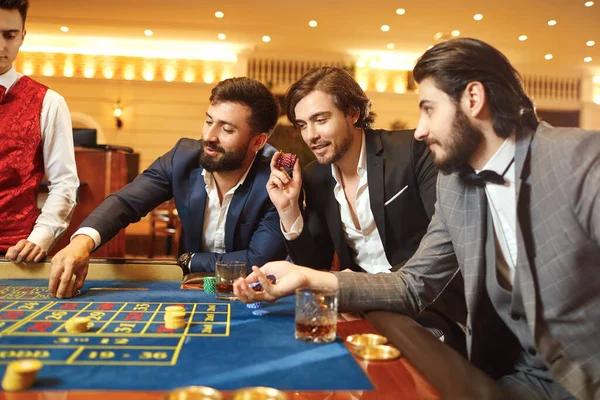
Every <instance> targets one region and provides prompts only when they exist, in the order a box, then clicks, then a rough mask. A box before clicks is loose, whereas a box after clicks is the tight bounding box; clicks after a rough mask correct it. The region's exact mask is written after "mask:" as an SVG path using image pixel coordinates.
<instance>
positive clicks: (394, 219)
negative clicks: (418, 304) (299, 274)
mask: <svg viewBox="0 0 600 400" xmlns="http://www.w3.org/2000/svg"><path fill="white" fill-rule="evenodd" d="M365 140H366V152H367V180H368V184H369V198H370V202H371V211H372V213H373V216H374V217H375V224H376V225H377V230H378V231H379V235H380V236H381V241H382V243H383V247H384V249H385V254H386V257H387V259H388V261H389V263H390V264H391V265H392V266H398V265H400V264H402V263H404V262H405V261H406V260H408V259H409V258H410V257H411V256H412V255H413V253H414V252H415V251H416V250H417V247H418V246H419V242H420V241H421V238H422V237H423V235H424V234H425V232H426V231H427V225H428V224H429V220H430V218H431V215H432V214H433V210H434V204H435V184H436V180H437V170H436V169H435V167H434V165H433V162H432V160H431V156H430V152H429V149H428V148H427V145H426V144H425V143H422V142H418V141H416V140H415V139H414V138H413V131H385V130H366V131H365ZM302 180H303V189H304V195H305V199H306V200H305V207H304V212H303V217H304V229H303V230H302V233H301V234H300V236H299V237H298V238H297V239H296V240H292V241H288V242H287V245H288V250H289V253H290V256H291V257H292V259H293V260H294V262H296V263H298V264H301V265H308V266H311V267H313V268H318V269H329V268H330V266H331V262H332V259H333V253H334V251H335V252H337V254H338V257H339V259H340V267H341V269H345V268H350V269H353V270H355V271H360V270H361V269H360V267H359V266H357V265H356V264H355V262H354V260H353V259H354V255H353V253H352V249H350V247H348V245H347V244H346V241H345V238H344V233H343V231H342V220H341V216H340V208H339V204H338V202H337V201H336V199H335V197H334V194H333V188H334V187H335V179H333V176H332V175H331V165H329V164H328V165H322V164H318V163H317V162H316V161H315V162H312V163H310V164H309V165H308V166H307V167H306V168H305V169H304V171H303V174H302ZM406 186H407V188H406V189H405V190H404V191H403V192H402V193H401V194H400V195H399V196H398V197H396V198H395V199H393V200H392V201H391V202H390V203H389V204H388V205H385V203H386V202H387V201H389V200H390V199H392V198H393V197H394V196H395V195H396V194H397V193H399V192H400V191H402V189H404V187H406ZM315 248H318V251H314V250H313V249H315Z"/></svg>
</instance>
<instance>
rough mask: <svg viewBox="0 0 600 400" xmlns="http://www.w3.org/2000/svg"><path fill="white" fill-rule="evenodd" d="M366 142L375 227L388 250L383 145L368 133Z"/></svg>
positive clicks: (375, 136)
mask: <svg viewBox="0 0 600 400" xmlns="http://www.w3.org/2000/svg"><path fill="white" fill-rule="evenodd" d="M363 137H364V140H366V141H367V181H368V184H369V201H370V202H371V212H372V213H373V217H374V218H375V225H377V231H378V232H379V236H380V237H381V243H382V244H383V247H384V248H387V246H386V241H385V207H384V199H385V190H384V176H383V174H384V170H383V157H382V156H381V153H382V152H383V144H382V143H381V138H380V137H379V134H377V133H375V132H366V133H365V134H364V136H363Z"/></svg>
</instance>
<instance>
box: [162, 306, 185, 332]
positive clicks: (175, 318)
mask: <svg viewBox="0 0 600 400" xmlns="http://www.w3.org/2000/svg"><path fill="white" fill-rule="evenodd" d="M165 327H166V328H167V329H181V328H185V308H183V307H182V306H168V307H166V308H165Z"/></svg>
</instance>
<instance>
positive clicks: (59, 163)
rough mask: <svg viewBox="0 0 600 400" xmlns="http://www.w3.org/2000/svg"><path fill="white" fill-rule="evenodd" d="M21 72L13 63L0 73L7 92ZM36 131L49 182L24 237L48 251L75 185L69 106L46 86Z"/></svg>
mask: <svg viewBox="0 0 600 400" xmlns="http://www.w3.org/2000/svg"><path fill="white" fill-rule="evenodd" d="M21 76H23V75H21V74H19V73H17V71H15V69H14V67H13V68H11V69H10V70H9V71H8V72H6V73H4V74H3V75H0V85H2V86H4V87H6V88H7V89H8V90H7V93H9V92H10V90H11V88H12V86H13V85H14V84H15V83H16V82H17V80H18V79H19V78H20V77H21ZM40 131H41V134H42V142H41V143H42V155H43V158H44V173H45V175H46V179H48V181H49V182H50V186H49V193H48V198H47V199H46V202H45V203H44V206H43V207H42V212H41V214H40V216H39V217H38V218H37V220H36V221H35V226H34V228H33V230H32V231H31V234H30V235H29V237H28V238H27V240H29V241H30V242H32V243H35V244H37V245H38V246H40V247H41V248H43V249H44V250H46V251H48V250H49V249H50V248H52V246H53V245H54V243H55V242H56V240H57V239H58V237H59V236H60V235H61V234H62V233H63V232H64V231H65V230H66V229H67V227H68V226H69V221H70V220H71V216H72V214H73V209H74V207H75V203H76V197H77V188H78V187H79V179H78V178H77V166H76V165H75V152H74V148H73V129H72V126H71V116H70V113H69V108H68V107H67V103H66V102H65V99H64V98H63V97H62V96H61V95H59V94H58V93H56V92H55V91H53V90H50V89H48V91H47V92H46V96H45V97H44V102H43V104H42V114H41V126H40Z"/></svg>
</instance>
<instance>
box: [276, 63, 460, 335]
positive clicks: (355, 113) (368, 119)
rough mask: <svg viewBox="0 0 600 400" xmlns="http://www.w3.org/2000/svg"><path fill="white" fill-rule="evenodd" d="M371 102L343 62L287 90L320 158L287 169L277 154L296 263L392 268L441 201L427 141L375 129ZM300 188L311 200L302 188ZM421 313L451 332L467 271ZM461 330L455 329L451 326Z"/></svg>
mask: <svg viewBox="0 0 600 400" xmlns="http://www.w3.org/2000/svg"><path fill="white" fill-rule="evenodd" d="M370 107H371V101H370V100H369V98H368V97H367V96H366V94H365V93H364V91H363V90H362V89H361V88H360V86H359V85H358V84H357V83H356V81H355V80H354V79H353V78H352V76H351V75H350V74H349V73H347V72H346V71H344V70H342V69H340V68H333V67H323V68H318V69H314V70H312V71H309V72H308V73H307V74H306V75H305V76H303V77H302V78H301V79H300V80H299V81H298V82H296V83H294V84H293V85H292V86H291V87H290V88H289V89H288V92H287V94H286V112H287V115H288V118H289V120H290V121H291V122H292V123H293V124H294V125H295V126H297V127H298V128H300V129H301V133H302V138H303V139H304V141H305V142H306V144H307V145H308V146H309V147H310V148H311V150H312V151H313V153H314V154H315V156H316V158H317V160H316V162H313V163H311V164H309V165H308V166H307V167H306V168H305V170H304V171H303V173H301V171H300V167H299V164H298V162H296V164H295V166H294V171H293V176H292V177H291V178H290V177H289V176H288V174H287V173H286V172H285V171H284V170H278V169H277V168H275V165H276V162H277V160H278V158H279V157H280V156H281V154H280V153H276V154H275V156H274V157H273V160H272V161H271V171H272V172H271V177H270V179H269V182H268V184H267V190H268V192H269V196H270V198H271V201H272V202H273V204H274V205H275V207H276V208H277V211H278V213H279V216H280V219H281V229H282V231H283V233H284V236H285V237H286V244H287V247H288V252H289V254H290V256H291V258H292V260H293V261H294V262H295V263H296V264H300V265H306V266H310V267H313V268H318V269H328V268H330V266H331V264H332V260H333V258H334V252H335V253H336V254H337V256H338V257H339V262H340V269H342V270H345V269H348V270H352V271H366V272H368V273H389V272H391V271H394V270H396V269H398V268H400V267H402V265H403V264H404V263H405V262H406V260H408V259H409V258H410V257H411V256H412V255H413V253H414V252H415V251H416V250H417V248H418V246H419V242H420V240H421V238H422V237H423V235H424V234H425V232H426V230H427V225H428V224H429V221H430V219H431V216H432V214H433V211H434V204H435V185H436V180H437V170H436V169H435V167H434V165H433V162H432V159H431V154H430V151H429V149H428V148H427V145H426V144H425V143H423V142H418V141H416V140H415V139H414V137H413V131H385V130H372V129H370V128H371V125H372V124H373V121H374V119H375V114H374V113H373V112H371V111H370ZM302 188H303V189H304V194H305V208H304V210H303V212H301V206H300V204H299V200H298V199H299V196H300V192H301V189H302ZM452 286H453V287H454V288H455V290H450V291H447V292H448V294H447V295H446V296H445V297H444V298H440V299H438V300H437V301H436V302H435V303H434V304H433V306H432V307H431V308H430V309H429V310H428V311H426V312H425V313H423V314H422V315H421V316H420V317H419V318H420V322H421V323H422V324H424V325H425V326H428V327H435V328H440V329H442V330H443V331H444V335H445V336H446V338H447V339H449V336H454V337H456V336H458V337H460V336H461V335H460V333H459V332H457V331H456V330H455V329H454V328H455V327H456V326H455V324H453V323H452V321H458V322H461V323H464V318H465V316H466V313H465V305H464V293H463V291H462V287H463V285H462V278H461V277H460V276H457V278H456V279H455V282H453V283H452ZM453 333H454V334H457V335H452V334H453ZM455 344H457V345H458V346H459V347H460V344H462V343H455Z"/></svg>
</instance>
